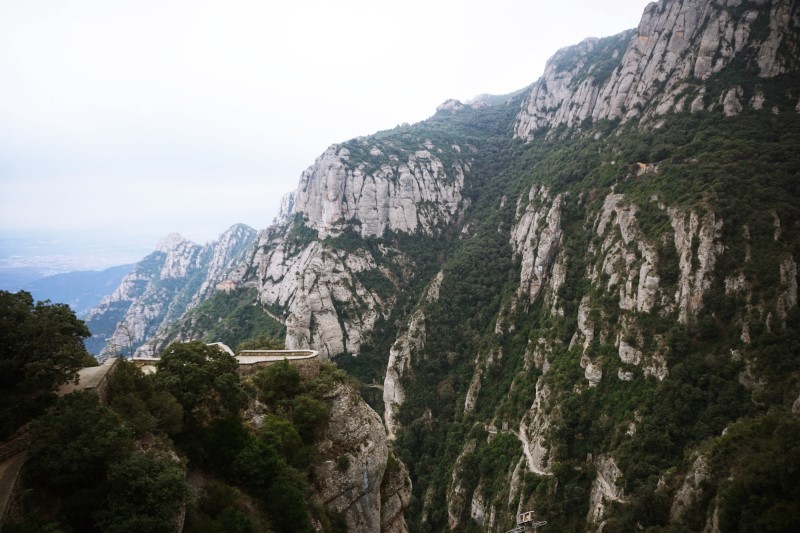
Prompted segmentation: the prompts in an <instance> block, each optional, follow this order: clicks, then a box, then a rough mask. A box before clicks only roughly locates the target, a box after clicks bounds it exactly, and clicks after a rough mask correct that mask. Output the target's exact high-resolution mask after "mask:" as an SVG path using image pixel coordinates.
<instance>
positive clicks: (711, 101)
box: [515, 0, 800, 139]
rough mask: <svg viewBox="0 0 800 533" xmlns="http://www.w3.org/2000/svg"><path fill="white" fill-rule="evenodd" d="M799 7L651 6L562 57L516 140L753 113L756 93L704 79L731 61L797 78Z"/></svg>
mask: <svg viewBox="0 0 800 533" xmlns="http://www.w3.org/2000/svg"><path fill="white" fill-rule="evenodd" d="M796 7H797V6H796V5H794V3H793V2H791V1H788V0H787V1H779V2H768V1H766V0H765V1H758V2H748V1H745V0H727V1H697V0H684V1H679V2H653V3H651V4H649V5H648V6H647V7H646V8H645V11H644V14H643V15H642V19H641V22H640V23H639V27H638V28H637V29H636V30H635V31H634V30H632V31H627V32H623V33H621V34H619V35H616V36H614V37H609V38H606V39H586V40H585V41H583V42H581V43H580V44H578V45H576V46H573V47H568V48H564V49H562V50H559V51H558V52H557V53H556V54H555V55H554V56H553V57H552V58H551V59H550V60H549V61H548V63H547V66H546V67H545V72H544V75H543V76H542V78H540V79H539V80H538V81H537V82H536V83H534V84H533V87H532V88H531V90H530V92H529V93H528V95H527V96H526V99H525V102H524V104H523V109H522V111H521V112H520V114H519V115H518V117H517V120H516V125H515V135H516V136H518V137H520V138H523V139H530V138H532V137H533V136H534V135H536V134H537V131H539V130H550V131H552V129H553V128H557V127H559V126H566V127H568V128H576V127H580V126H581V125H584V124H585V123H586V122H587V121H588V122H589V123H592V122H596V121H599V120H603V119H605V120H619V121H622V122H625V121H628V120H632V119H638V120H640V121H644V122H650V123H653V122H654V121H655V120H656V119H657V118H658V117H660V116H663V115H664V114H666V113H670V112H673V113H674V112H682V111H691V112H699V111H702V110H709V111H710V110H713V109H714V108H721V109H722V110H723V112H724V113H725V114H727V115H731V114H737V113H739V112H741V110H742V109H743V108H744V107H751V108H756V109H759V108H761V107H762V106H764V105H765V96H764V94H763V92H762V91H760V90H759V89H758V87H755V88H753V87H748V88H747V89H748V90H747V91H745V89H744V88H743V87H742V86H740V85H738V84H735V83H728V84H724V85H723V86H722V87H713V86H709V85H708V84H707V82H708V81H709V80H710V79H711V78H713V76H714V75H715V74H718V73H720V72H721V71H722V70H724V69H725V68H726V67H729V66H730V65H732V64H733V63H735V62H737V61H739V62H743V63H744V68H747V69H748V70H749V71H751V72H752V73H753V75H754V76H755V77H758V78H765V79H766V78H773V77H776V76H780V75H783V74H787V73H791V72H796V71H797V70H798V63H797V61H798V59H797V58H798V56H799V55H800V54H799V53H798V52H800V41H798V37H797V32H796V28H797V27H798V26H800V19H799V18H798V17H800V15H799V14H798V13H797V8H796ZM598 57H603V60H602V61H596V59H597V58H598ZM796 105H798V106H800V100H798V101H797V102H796ZM776 110H779V108H777V109H776ZM784 111H786V110H784Z"/></svg>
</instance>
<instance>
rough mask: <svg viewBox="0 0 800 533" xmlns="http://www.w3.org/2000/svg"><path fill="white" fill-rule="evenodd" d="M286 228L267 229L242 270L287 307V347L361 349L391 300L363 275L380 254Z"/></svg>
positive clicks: (329, 352)
mask: <svg viewBox="0 0 800 533" xmlns="http://www.w3.org/2000/svg"><path fill="white" fill-rule="evenodd" d="M286 231H287V230H286V229H285V227H273V228H271V229H270V230H267V231H263V232H261V234H260V235H259V237H258V240H257V242H256V246H255V248H254V251H253V252H251V256H250V258H249V259H248V261H247V262H246V266H245V268H240V269H239V271H238V272H237V274H236V276H238V279H240V280H242V282H243V283H248V284H250V285H252V286H255V287H256V288H257V290H258V293H259V298H260V300H261V302H262V303H263V304H265V305H269V306H274V307H278V308H280V309H282V310H283V316H282V319H283V320H284V322H285V325H286V346H287V348H290V349H292V348H314V349H316V350H319V351H320V352H321V354H322V356H323V357H331V356H334V355H338V354H340V353H343V352H345V351H346V352H349V353H352V354H358V352H359V350H360V347H361V343H362V342H363V340H364V335H365V334H366V333H368V332H370V331H371V330H372V327H373V325H374V323H375V321H376V320H377V319H378V318H379V316H380V314H381V313H385V312H386V311H387V310H388V309H389V308H390V304H391V302H387V301H384V300H382V299H381V298H380V297H379V296H378V295H377V294H376V293H375V292H371V291H369V290H367V289H366V288H365V287H364V285H363V284H362V282H361V281H360V280H359V274H361V273H362V272H365V271H370V272H371V271H377V270H378V266H377V265H376V263H375V258H373V257H372V255H371V254H370V252H369V251H367V250H363V249H359V250H355V251H345V250H333V251H332V250H330V249H328V248H326V246H324V245H323V244H322V243H320V242H319V241H316V240H313V241H309V242H302V243H298V242H295V241H294V240H293V239H292V238H291V235H290V234H289V235H287V233H286ZM378 275H383V274H378ZM236 276H235V277H236Z"/></svg>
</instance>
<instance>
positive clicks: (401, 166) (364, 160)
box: [292, 141, 469, 237]
mask: <svg viewBox="0 0 800 533" xmlns="http://www.w3.org/2000/svg"><path fill="white" fill-rule="evenodd" d="M414 148H415V149H408V148H404V149H401V150H398V147H396V146H395V145H393V144H386V143H381V142H378V141H370V142H366V141H356V144H355V146H352V145H351V148H347V147H345V146H340V145H333V146H331V147H330V148H328V149H327V150H326V151H325V153H323V154H322V155H321V156H320V157H319V158H317V160H316V162H315V163H314V165H313V166H312V167H310V168H309V169H308V170H306V171H305V172H303V174H302V176H301V177H300V183H299V185H298V187H297V191H296V192H295V193H294V205H293V206H292V208H293V212H297V213H302V214H303V216H304V217H305V220H306V224H307V225H308V226H309V227H311V228H314V229H316V230H318V231H319V233H320V237H325V236H327V235H332V234H337V233H338V232H340V231H342V229H344V228H345V227H348V226H349V227H354V228H356V229H357V231H358V233H360V234H361V235H362V236H380V235H382V234H383V232H384V231H385V230H389V231H402V232H406V233H414V232H416V231H420V232H423V233H430V232H432V231H434V230H435V229H436V228H437V227H441V226H442V225H444V224H448V223H449V222H451V221H452V220H453V219H454V218H455V217H456V216H457V214H458V212H459V209H460V208H462V207H463V202H464V200H463V198H462V195H461V190H462V188H463V187H464V174H465V172H466V171H467V170H468V168H469V167H468V164H467V163H466V162H463V161H461V160H460V154H461V148H460V147H459V146H457V145H456V146H436V145H434V144H433V143H432V142H430V141H428V142H426V143H425V144H424V145H421V146H418V147H414ZM351 149H352V150H355V149H359V150H360V151H363V152H364V154H359V155H360V157H358V158H356V157H355V154H352V153H351ZM444 156H450V157H453V156H455V157H456V158H458V159H456V160H455V161H454V162H452V163H451V164H446V163H445V162H444V161H443V157H444Z"/></svg>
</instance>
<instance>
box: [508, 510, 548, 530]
mask: <svg viewBox="0 0 800 533" xmlns="http://www.w3.org/2000/svg"><path fill="white" fill-rule="evenodd" d="M546 523H547V520H536V519H535V518H534V516H533V511H526V512H524V513H520V514H518V515H517V525H516V526H515V527H514V529H509V530H508V531H507V532H506V533H526V532H530V531H536V530H537V529H538V528H539V527H541V526H543V525H545V524H546Z"/></svg>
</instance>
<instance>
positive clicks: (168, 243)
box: [155, 232, 195, 254]
mask: <svg viewBox="0 0 800 533" xmlns="http://www.w3.org/2000/svg"><path fill="white" fill-rule="evenodd" d="M181 244H190V245H194V244H195V243H194V242H192V241H190V240H189V239H186V238H184V237H183V236H182V235H181V234H180V233H177V232H173V233H170V234H169V235H167V236H166V237H162V238H161V240H159V241H158V242H157V243H156V248H155V251H156V252H163V253H165V254H166V253H169V252H170V251H171V250H174V249H175V248H177V247H178V246H179V245H181Z"/></svg>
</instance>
